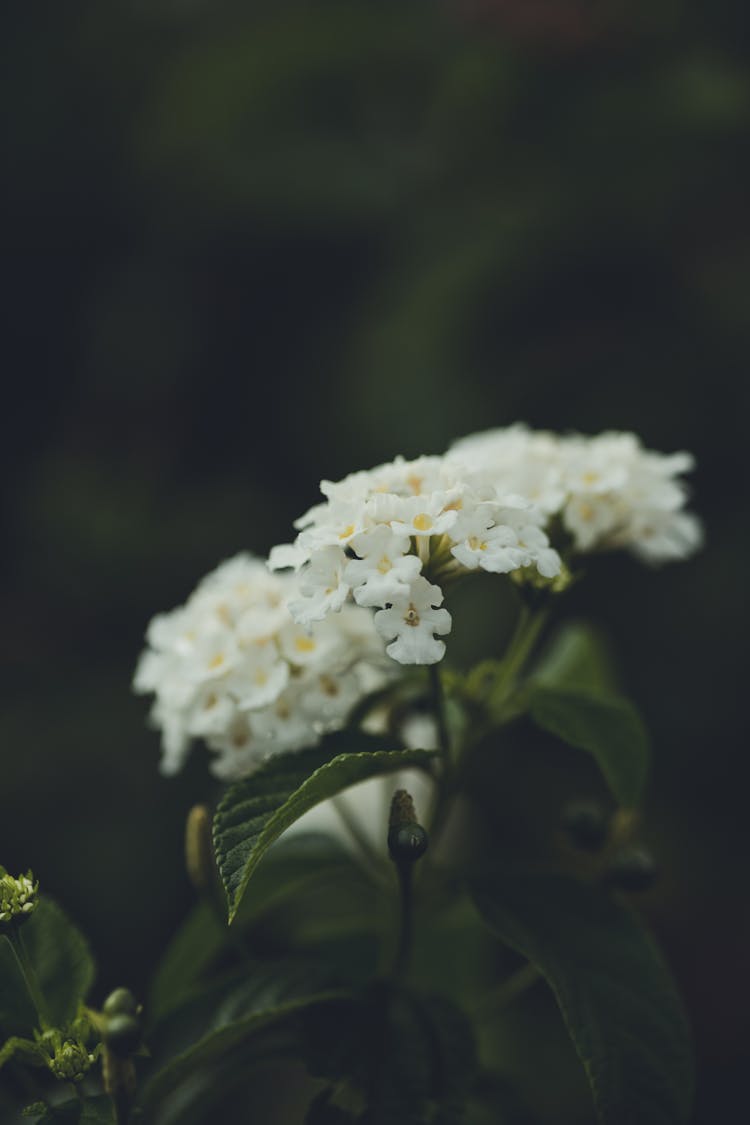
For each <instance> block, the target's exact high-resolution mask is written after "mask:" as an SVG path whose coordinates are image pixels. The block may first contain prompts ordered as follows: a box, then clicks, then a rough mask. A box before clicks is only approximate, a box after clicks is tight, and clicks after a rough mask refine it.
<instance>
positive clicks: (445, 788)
mask: <svg viewBox="0 0 750 1125" xmlns="http://www.w3.org/2000/svg"><path fill="white" fill-rule="evenodd" d="M427 672H428V676H429V680H430V691H431V695H432V708H433V712H434V715H435V722H436V724H437V734H438V749H439V750H440V759H441V762H442V767H443V768H442V770H441V771H440V774H439V776H438V777H437V778H436V779H435V784H436V794H435V799H434V801H433V805H432V810H431V814H430V817H429V831H430V850H431V852H432V854H433V856H434V855H435V845H436V844H437V841H438V839H439V837H440V834H441V833H442V831H443V828H444V827H445V822H446V820H447V817H448V811H449V804H450V798H451V795H452V793H453V791H454V789H455V784H454V781H455V778H454V775H455V767H454V764H453V755H452V752H451V738H450V732H449V730H448V723H447V720H446V716H445V691H444V690H443V680H442V677H441V675H440V669H439V666H438V665H437V664H430V665H429V666H428V669H427Z"/></svg>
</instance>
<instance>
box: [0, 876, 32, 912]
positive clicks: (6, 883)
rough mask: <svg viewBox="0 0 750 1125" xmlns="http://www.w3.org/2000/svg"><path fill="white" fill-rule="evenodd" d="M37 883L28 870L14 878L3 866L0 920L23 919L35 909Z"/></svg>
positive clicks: (0, 884) (0, 882)
mask: <svg viewBox="0 0 750 1125" xmlns="http://www.w3.org/2000/svg"><path fill="white" fill-rule="evenodd" d="M38 891H39V884H38V883H35V882H34V876H33V875H32V874H31V872H30V871H27V873H26V874H25V875H19V876H18V878H17V879H14V878H13V876H12V875H9V874H8V873H7V871H6V870H5V869H4V868H3V869H2V874H0V922H6V923H7V922H15V923H16V925H17V924H18V923H19V922H22V921H24V920H25V919H26V918H28V917H29V915H30V914H33V912H34V911H35V910H36V906H37V901H38V899H37V894H38Z"/></svg>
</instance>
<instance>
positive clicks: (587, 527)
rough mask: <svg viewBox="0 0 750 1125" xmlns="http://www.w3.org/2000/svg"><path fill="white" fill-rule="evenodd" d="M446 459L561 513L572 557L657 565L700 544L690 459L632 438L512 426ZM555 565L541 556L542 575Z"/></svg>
mask: <svg viewBox="0 0 750 1125" xmlns="http://www.w3.org/2000/svg"><path fill="white" fill-rule="evenodd" d="M450 456H451V457H455V458H458V459H459V460H461V461H463V462H464V464H465V465H466V466H467V470H468V471H469V472H473V473H474V474H476V476H477V478H478V479H482V480H483V481H484V482H485V484H486V482H487V480H488V479H491V480H492V481H493V483H494V486H495V488H496V489H497V490H498V492H500V491H503V490H505V491H509V492H515V493H518V494H520V495H521V496H524V497H526V498H527V499H528V500H529V501H532V502H533V504H534V505H535V507H536V508H537V509H539V510H541V511H542V512H544V513H545V515H546V516H547V517H548V518H551V517H553V516H555V515H557V516H559V518H560V520H561V522H562V526H563V527H564V529H565V530H566V532H567V533H568V534H569V536H570V540H571V547H572V552H573V553H574V554H575V553H584V552H588V551H599V550H611V549H615V548H626V549H628V550H630V551H632V552H633V554H635V555H637V556H638V557H639V558H642V559H645V560H646V561H648V562H654V563H656V562H663V561H667V560H670V559H680V558H685V557H686V556H687V555H689V554H691V553H692V552H693V551H695V550H696V549H697V548H698V547H699V546H700V543H701V541H702V532H701V525H700V523H699V521H698V520H697V519H696V517H695V516H693V515H690V514H689V513H686V512H685V511H684V506H685V500H686V495H687V494H686V489H685V485H684V483H683V482H682V480H681V479H680V475H681V474H682V473H685V472H687V471H688V470H690V469H691V468H692V467H693V458H692V457H691V455H690V454H689V453H674V454H671V455H665V454H661V453H655V452H652V451H649V450H645V449H644V448H643V446H642V445H641V442H640V440H639V439H638V437H637V436H636V435H635V434H632V433H615V432H611V433H610V432H607V433H602V434H598V435H597V436H595V437H586V436H584V435H581V434H567V435H563V436H558V435H556V434H552V433H548V432H544V431H543V432H535V431H532V430H529V429H527V428H526V427H523V426H511V427H509V428H507V429H499V430H488V431H487V432H485V433H481V434H473V435H471V436H470V437H468V438H463V439H462V440H461V441H460V442H457V443H456V444H455V445H454V446H453V448H452V450H451V453H450ZM464 557H465V558H468V557H469V555H468V553H467V551H466V548H464ZM466 565H468V563H466ZM553 566H554V560H553V559H552V558H550V557H549V556H546V557H544V558H543V557H542V556H539V557H538V559H537V569H538V570H539V572H540V574H543V575H546V574H547V573H549V574H551V572H552V568H553Z"/></svg>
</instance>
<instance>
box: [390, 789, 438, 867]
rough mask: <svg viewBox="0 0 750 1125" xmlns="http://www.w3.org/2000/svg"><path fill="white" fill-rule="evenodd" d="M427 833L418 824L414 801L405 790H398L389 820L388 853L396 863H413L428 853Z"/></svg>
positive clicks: (394, 795)
mask: <svg viewBox="0 0 750 1125" xmlns="http://www.w3.org/2000/svg"><path fill="white" fill-rule="evenodd" d="M427 844H428V839H427V833H426V832H425V830H424V828H423V827H422V825H421V824H417V814H416V810H415V808H414V801H413V800H412V798H411V795H410V794H409V793H407V791H406V790H405V789H397V790H396V792H395V793H394V794H393V799H392V800H391V811H390V816H389V818H388V851H389V852H390V855H391V859H392V860H393V861H394V863H412V862H413V861H414V860H416V859H419V858H420V856H423V855H424V853H425V852H426V851H427Z"/></svg>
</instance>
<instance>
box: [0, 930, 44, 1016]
mask: <svg viewBox="0 0 750 1125" xmlns="http://www.w3.org/2000/svg"><path fill="white" fill-rule="evenodd" d="M27 924H28V923H27ZM38 1022H39V1020H38V1018H37V1014H36V1008H35V1007H34V1002H33V1000H32V999H31V996H30V995H29V990H28V988H27V986H26V978H25V977H24V974H23V969H22V968H21V965H20V962H19V960H18V957H17V956H16V951H15V949H14V948H13V946H12V945H11V943H10V940H9V938H8V937H6V935H5V934H0V1035H3V1036H6V1035H14V1034H16V1033H18V1032H31V1031H33V1030H34V1028H35V1027H36V1026H37V1024H38Z"/></svg>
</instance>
